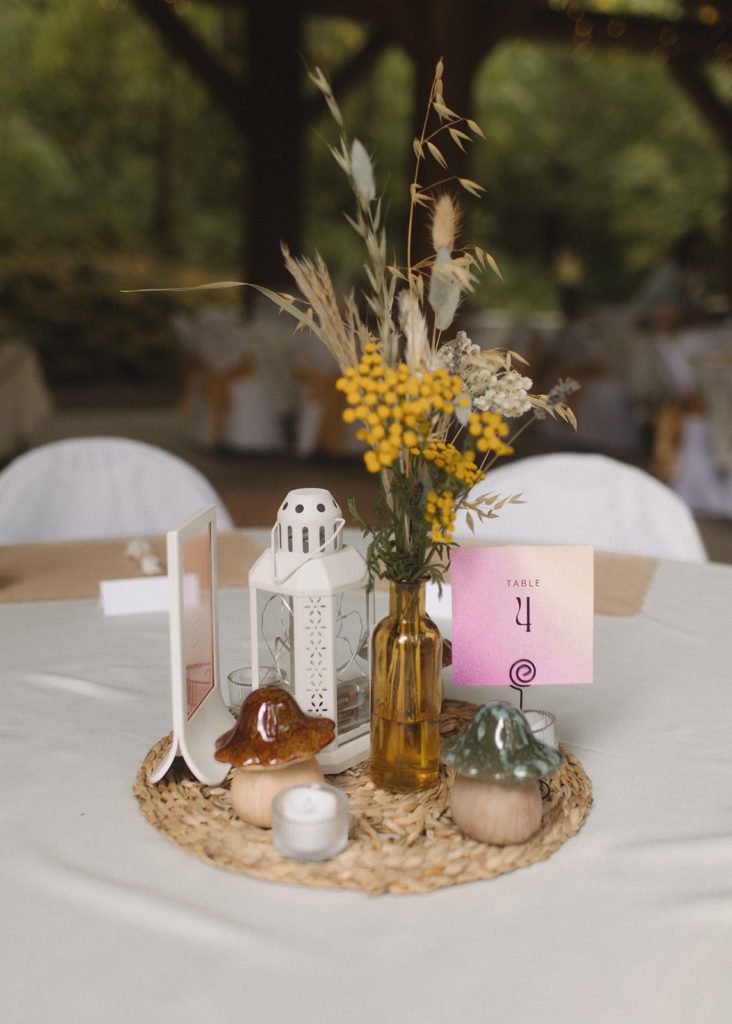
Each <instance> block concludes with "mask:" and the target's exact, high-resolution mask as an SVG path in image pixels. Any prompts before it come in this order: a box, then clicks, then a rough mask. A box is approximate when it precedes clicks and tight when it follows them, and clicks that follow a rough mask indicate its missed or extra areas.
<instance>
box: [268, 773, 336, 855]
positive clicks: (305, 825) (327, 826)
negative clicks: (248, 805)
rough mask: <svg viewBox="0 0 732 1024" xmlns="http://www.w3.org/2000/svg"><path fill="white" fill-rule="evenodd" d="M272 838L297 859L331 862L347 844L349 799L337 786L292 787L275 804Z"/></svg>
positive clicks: (283, 852) (273, 805)
mask: <svg viewBox="0 0 732 1024" xmlns="http://www.w3.org/2000/svg"><path fill="white" fill-rule="evenodd" d="M272 838H273V839H274V844H275V846H276V847H277V849H278V850H279V851H280V853H281V854H282V855H283V856H285V857H292V858H293V859H294V860H330V858H331V857H335V856H337V854H339V853H340V852H341V851H342V850H343V849H345V846H346V843H347V842H348V797H347V796H346V794H345V793H343V792H342V791H341V790H340V789H336V788H335V786H327V785H325V784H323V783H314V784H313V785H309V786H290V788H289V789H284V790H283V791H282V792H281V793H278V794H277V796H276V797H275V798H274V800H273V801H272Z"/></svg>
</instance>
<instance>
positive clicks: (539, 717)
mask: <svg viewBox="0 0 732 1024" xmlns="http://www.w3.org/2000/svg"><path fill="white" fill-rule="evenodd" d="M523 715H524V718H525V719H526V721H527V722H528V723H529V726H530V728H531V731H532V733H533V734H534V738H535V739H537V740H539V742H540V743H546V745H547V746H548V747H554V749H555V750H557V749H558V747H557V720H556V718H555V716H554V715H553V714H552V713H551V711H536V710H534V709H533V708H532V709H530V710H527V711H524V712H523Z"/></svg>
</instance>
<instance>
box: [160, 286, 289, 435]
mask: <svg viewBox="0 0 732 1024" xmlns="http://www.w3.org/2000/svg"><path fill="white" fill-rule="evenodd" d="M173 326H174V328H175V330H176V333H177V335H178V338H179V341H180V343H181V345H182V347H183V348H184V349H185V351H186V352H188V353H189V354H190V355H191V356H193V357H194V358H195V359H196V360H197V361H198V363H199V365H201V366H203V367H205V371H204V372H203V373H199V374H197V375H196V376H194V378H193V385H194V386H193V391H192V394H191V396H190V398H191V408H190V411H189V417H188V425H187V434H188V437H189V438H190V439H191V440H192V441H193V442H195V443H196V444H198V445H201V446H202V447H210V446H212V445H216V444H221V445H223V446H224V447H226V448H230V449H232V450H234V451H240V452H274V451H282V450H283V448H284V446H285V437H284V431H283V427H282V422H281V418H280V417H281V413H282V412H283V411H285V406H286V399H283V397H282V396H283V393H284V392H285V391H286V390H287V382H288V380H289V376H290V374H289V366H288V364H287V361H286V359H283V358H282V356H283V352H284V345H283V344H282V342H281V341H280V344H279V346H278V345H277V341H278V340H280V336H279V335H277V332H276V331H274V332H273V331H272V329H271V326H270V324H269V321H265V322H264V323H262V322H260V319H258V320H256V321H254V322H252V323H251V324H246V325H245V324H244V322H243V321H242V320H241V319H240V318H239V317H238V316H237V314H236V313H234V312H233V311H232V310H229V309H220V308H218V307H215V306H211V307H208V308H206V309H203V310H201V312H200V313H198V314H197V315H196V316H188V315H186V314H178V315H177V316H175V317H174V318H173ZM273 334H274V335H275V336H274V338H273ZM242 362H246V363H249V364H251V365H252V366H253V370H252V372H251V373H247V374H245V375H244V376H239V375H238V374H237V372H236V368H237V366H238V365H239V364H241V363H242ZM208 374H214V375H219V376H222V377H224V378H226V377H227V375H230V379H229V380H228V381H227V382H226V389H227V410H226V416H225V418H224V422H223V423H222V425H221V428H222V429H221V433H220V436H217V437H213V436H212V430H211V426H212V414H213V410H212V407H211V398H210V396H209V395H208V394H207V392H206V376H207V375H208Z"/></svg>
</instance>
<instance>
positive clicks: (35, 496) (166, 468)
mask: <svg viewBox="0 0 732 1024" xmlns="http://www.w3.org/2000/svg"><path fill="white" fill-rule="evenodd" d="M211 504H216V505H217V506H218V525H219V528H220V529H224V530H229V529H232V527H233V523H232V521H231V517H230V515H229V513H228V512H227V510H226V509H225V508H224V506H223V505H222V503H221V500H220V499H219V497H218V495H217V494H216V492H215V491H214V489H213V488H212V487H211V485H210V484H209V482H208V481H207V480H206V478H205V477H204V476H202V474H201V473H199V472H198V470H197V469H194V467H193V466H189V465H188V463H187V462H184V461H183V460H182V459H179V458H177V456H175V455H171V454H170V453H169V452H165V451H163V450H162V449H160V448H156V447H154V446H153V445H149V444H143V443H142V442H140V441H131V440H128V439H126V438H112V437H91V438H74V439H73V440H69V441H56V442H54V443H53V444H48V445H44V446H43V447H41V448H35V449H32V450H31V451H29V452H26V453H25V454H24V455H21V456H20V457H19V458H17V459H14V460H13V462H11V463H10V465H8V466H7V467H6V468H5V469H4V470H3V471H2V473H0V544H20V543H24V542H32V541H55V540H76V539H81V538H91V537H129V536H134V535H137V534H151V533H164V532H165V531H166V530H169V529H172V528H173V527H175V526H178V525H179V524H180V523H181V522H183V520H185V519H187V518H188V516H190V515H193V513H194V512H197V511H198V510H199V509H200V508H202V507H203V506H204V505H211Z"/></svg>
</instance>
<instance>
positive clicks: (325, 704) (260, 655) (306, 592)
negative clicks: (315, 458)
mask: <svg viewBox="0 0 732 1024" xmlns="http://www.w3.org/2000/svg"><path fill="white" fill-rule="evenodd" d="M344 522H345V520H344V519H343V516H342V514H341V510H340V508H339V506H338V503H337V501H336V500H335V498H334V497H333V495H332V494H331V493H330V491H327V490H325V489H323V488H320V487H304V488H301V489H299V490H295V491H290V492H289V494H288V495H287V496H286V498H285V500H284V501H283V502H282V505H281V506H280V508H279V511H278V513H277V522H276V523H275V525H274V527H273V528H272V545H271V547H270V549H269V550H268V551H265V552H264V553H263V554H262V555H260V557H259V558H258V559H257V561H256V562H255V563H254V565H253V566H252V568H251V570H250V572H249V598H250V615H251V649H252V686H253V687H255V688H256V687H259V686H264V685H266V684H268V683H280V684H282V685H284V686H287V687H289V688H290V690H291V691H292V693H293V695H294V697H295V699H296V700H297V702H298V704H299V705H300V707H301V708H302V710H303V711H305V712H306V713H308V714H314V715H321V716H323V717H326V718H332V719H333V721H335V723H336V735H335V739H334V740H333V742H332V743H331V744H329V746H327V747H326V748H325V750H323V751H322V753H320V754H319V755H318V761H319V762H320V765H321V767H322V769H323V771H325V772H329V773H335V772H340V771H344V770H345V769H346V768H350V766H351V765H354V764H356V763H357V762H358V761H361V760H363V758H365V757H368V753H369V717H370V705H371V700H370V672H369V638H370V629H371V624H372V622H373V595H371V594H369V591H368V580H369V577H368V571H367V569H366V563H365V562H364V559H363V558H362V556H361V555H360V554H359V552H358V551H356V549H355V548H354V547H352V546H351V545H349V544H344V543H343V525H344Z"/></svg>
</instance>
